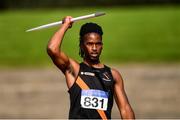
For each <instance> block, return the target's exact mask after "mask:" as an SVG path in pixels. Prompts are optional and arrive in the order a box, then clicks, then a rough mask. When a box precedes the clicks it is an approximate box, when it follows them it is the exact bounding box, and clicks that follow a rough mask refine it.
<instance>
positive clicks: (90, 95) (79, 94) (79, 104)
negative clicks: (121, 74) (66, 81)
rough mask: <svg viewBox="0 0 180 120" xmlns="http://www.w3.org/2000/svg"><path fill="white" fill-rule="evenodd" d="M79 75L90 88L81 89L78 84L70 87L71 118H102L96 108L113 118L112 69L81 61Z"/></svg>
mask: <svg viewBox="0 0 180 120" xmlns="http://www.w3.org/2000/svg"><path fill="white" fill-rule="evenodd" d="M79 77H80V78H81V79H82V80H83V81H84V82H85V83H86V84H87V85H88V87H89V88H90V89H89V90H81V88H80V87H79V86H78V85H77V84H76V82H75V83H74V84H73V86H72V87H71V88H70V89H69V91H68V92H69V94H70V111H69V119H101V117H100V115H99V114H98V112H97V110H96V109H101V110H103V111H104V112H105V114H106V116H107V118H108V119H111V110H112V106H113V93H114V80H113V77H112V74H111V69H110V68H109V67H107V66H104V68H99V69H98V68H92V67H89V66H88V65H86V64H84V63H81V64H80V71H79Z"/></svg>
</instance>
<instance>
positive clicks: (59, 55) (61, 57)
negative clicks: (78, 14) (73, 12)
mask: <svg viewBox="0 0 180 120" xmlns="http://www.w3.org/2000/svg"><path fill="white" fill-rule="evenodd" d="M71 18H72V17H70V16H67V17H66V18H64V20H63V22H64V23H63V24H62V25H61V27H60V29H59V30H58V31H57V32H56V33H55V34H54V35H53V37H52V38H51V40H50V41H49V43H48V46H47V53H48V55H49V56H50V57H51V59H52V60H53V62H54V64H55V65H56V66H57V67H58V68H59V69H60V70H61V71H62V72H63V73H65V71H66V70H67V69H68V67H69V65H70V60H69V58H68V56H67V55H66V54H65V53H64V52H62V50H61V44H62V40H63V37H64V34H65V32H66V31H67V30H68V29H69V28H70V27H71V25H72V22H71Z"/></svg>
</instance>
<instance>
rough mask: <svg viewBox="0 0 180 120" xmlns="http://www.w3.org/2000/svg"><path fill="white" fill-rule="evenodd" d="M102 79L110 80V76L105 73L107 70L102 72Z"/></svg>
mask: <svg viewBox="0 0 180 120" xmlns="http://www.w3.org/2000/svg"><path fill="white" fill-rule="evenodd" d="M102 79H103V80H104V81H109V82H110V81H111V79H110V76H109V74H108V73H107V72H105V73H103V78H102Z"/></svg>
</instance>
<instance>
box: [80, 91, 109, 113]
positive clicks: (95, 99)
mask: <svg viewBox="0 0 180 120" xmlns="http://www.w3.org/2000/svg"><path fill="white" fill-rule="evenodd" d="M107 104H108V93H107V92H104V91H101V90H82V92H81V106H82V107H83V108H88V109H98V110H107Z"/></svg>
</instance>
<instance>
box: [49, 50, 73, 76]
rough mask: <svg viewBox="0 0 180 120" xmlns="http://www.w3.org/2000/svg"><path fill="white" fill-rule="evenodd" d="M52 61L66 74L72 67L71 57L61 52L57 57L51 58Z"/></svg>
mask: <svg viewBox="0 0 180 120" xmlns="http://www.w3.org/2000/svg"><path fill="white" fill-rule="evenodd" d="M51 59H52V61H53V62H54V64H55V65H56V66H57V67H58V68H59V69H60V70H61V71H62V72H63V73H64V72H65V71H66V69H68V67H69V66H70V62H69V57H68V56H67V55H66V54H64V53H63V52H60V53H59V54H57V55H53V56H51Z"/></svg>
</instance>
